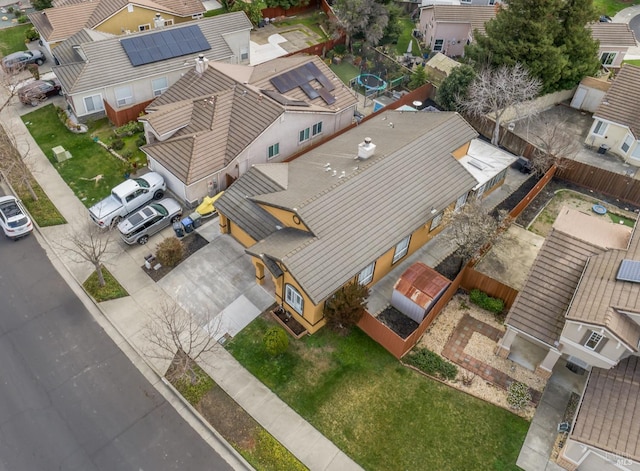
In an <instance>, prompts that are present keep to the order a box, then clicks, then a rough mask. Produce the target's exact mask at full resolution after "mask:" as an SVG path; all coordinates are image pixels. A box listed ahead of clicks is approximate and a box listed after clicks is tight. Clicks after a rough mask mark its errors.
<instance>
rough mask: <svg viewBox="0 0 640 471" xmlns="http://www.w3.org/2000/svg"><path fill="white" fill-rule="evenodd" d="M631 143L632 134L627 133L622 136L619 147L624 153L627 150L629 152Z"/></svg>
mask: <svg viewBox="0 0 640 471" xmlns="http://www.w3.org/2000/svg"><path fill="white" fill-rule="evenodd" d="M631 144H633V136H631V135H629V134H627V136H626V137H625V138H624V142H623V143H622V145H621V146H620V149H622V152H624V153H625V154H626V153H627V152H629V149H631Z"/></svg>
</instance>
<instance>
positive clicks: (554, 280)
mask: <svg viewBox="0 0 640 471" xmlns="http://www.w3.org/2000/svg"><path fill="white" fill-rule="evenodd" d="M602 250H603V249H602V248H600V247H597V246H595V245H593V244H590V243H588V242H584V241H582V240H580V239H577V238H575V237H572V236H570V235H567V234H564V233H562V232H560V231H558V230H556V229H553V230H552V231H551V233H550V234H549V235H548V236H547V238H546V239H545V241H544V244H543V245H542V248H541V249H540V252H538V256H537V257H536V259H535V261H534V263H533V266H532V267H531V270H530V271H529V275H528V276H527V279H526V280H525V284H524V286H523V288H522V290H520V292H519V293H518V296H517V297H516V299H515V301H514V303H513V305H512V306H511V309H510V310H509V315H508V316H507V319H506V323H507V325H510V326H512V327H515V328H516V329H518V330H521V331H522V332H524V333H526V334H529V335H531V336H532V337H534V338H536V339H538V340H541V341H543V342H544V343H546V344H547V345H550V346H553V345H554V342H555V341H557V340H559V339H560V333H561V332H562V328H563V327H564V323H565V317H564V316H565V313H566V311H567V308H568V307H569V303H570V302H571V299H572V298H573V294H574V292H575V290H576V288H577V286H578V283H579V281H580V276H581V275H582V272H583V270H584V267H585V265H586V263H587V260H588V258H589V257H590V256H591V255H594V254H597V253H600V252H601V251H602Z"/></svg>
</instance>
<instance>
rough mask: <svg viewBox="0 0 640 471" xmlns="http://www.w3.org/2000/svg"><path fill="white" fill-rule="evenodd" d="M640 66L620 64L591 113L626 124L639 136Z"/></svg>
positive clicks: (594, 115)
mask: <svg viewBox="0 0 640 471" xmlns="http://www.w3.org/2000/svg"><path fill="white" fill-rule="evenodd" d="M639 109H640V67H636V66H634V65H631V64H622V68H621V69H620V71H619V72H618V75H617V76H616V78H615V80H614V81H613V84H611V88H610V89H609V91H608V92H607V94H606V95H605V97H604V99H603V100H602V103H600V106H598V109H597V110H596V112H595V113H594V114H593V117H594V118H602V119H606V120H608V121H612V122H614V123H617V124H620V125H622V126H627V127H629V129H631V132H633V134H634V135H635V137H636V139H638V138H640V113H638V110H639Z"/></svg>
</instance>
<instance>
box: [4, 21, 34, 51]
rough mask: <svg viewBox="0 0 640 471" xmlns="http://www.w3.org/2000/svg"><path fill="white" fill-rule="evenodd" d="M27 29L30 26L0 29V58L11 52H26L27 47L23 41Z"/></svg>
mask: <svg viewBox="0 0 640 471" xmlns="http://www.w3.org/2000/svg"><path fill="white" fill-rule="evenodd" d="M5 16H7V17H9V16H13V14H6V15H5ZM29 28H31V24H25V25H18V26H12V27H10V28H4V29H0V56H2V57H4V56H6V55H7V54H11V53H12V52H18V51H24V50H26V49H27V46H26V45H25V43H24V40H25V34H26V32H27V30H28V29H29Z"/></svg>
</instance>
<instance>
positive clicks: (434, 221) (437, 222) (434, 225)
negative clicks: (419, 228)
mask: <svg viewBox="0 0 640 471" xmlns="http://www.w3.org/2000/svg"><path fill="white" fill-rule="evenodd" d="M442 215H443V213H440V214H438V215H436V217H434V218H433V219H432V220H431V227H430V228H429V232H431V231H432V230H434V229H435V228H437V227H438V226H439V225H440V223H441V222H442Z"/></svg>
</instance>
